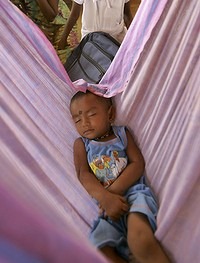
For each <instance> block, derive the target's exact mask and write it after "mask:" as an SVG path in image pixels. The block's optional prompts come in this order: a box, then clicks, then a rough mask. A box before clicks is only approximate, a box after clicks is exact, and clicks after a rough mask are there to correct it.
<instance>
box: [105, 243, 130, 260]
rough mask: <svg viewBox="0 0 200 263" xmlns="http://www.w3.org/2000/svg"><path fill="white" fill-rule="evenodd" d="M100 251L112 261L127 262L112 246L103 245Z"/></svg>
mask: <svg viewBox="0 0 200 263" xmlns="http://www.w3.org/2000/svg"><path fill="white" fill-rule="evenodd" d="M100 251H101V252H102V253H103V254H104V255H105V256H106V257H107V258H108V259H109V260H110V261H111V262H113V263H127V262H128V261H126V260H125V259H123V258H122V257H120V256H119V255H118V254H117V252H116V251H115V249H114V248H113V247H109V246H106V247H103V248H101V249H100Z"/></svg>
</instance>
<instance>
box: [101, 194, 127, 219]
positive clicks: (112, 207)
mask: <svg viewBox="0 0 200 263" xmlns="http://www.w3.org/2000/svg"><path fill="white" fill-rule="evenodd" d="M100 209H101V211H102V210H103V211H104V216H109V217H110V218H111V219H112V220H113V221H116V220H118V219H119V218H120V217H121V216H122V215H124V214H125V213H127V212H128V210H129V205H128V203H127V201H126V199H125V198H124V197H122V196H120V195H116V194H113V193H110V192H108V193H107V194H106V195H105V196H104V197H103V199H102V201H101V205H100Z"/></svg>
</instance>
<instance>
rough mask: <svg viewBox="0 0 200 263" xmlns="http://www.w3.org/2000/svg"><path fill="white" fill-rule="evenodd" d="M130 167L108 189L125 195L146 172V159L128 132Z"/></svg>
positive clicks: (127, 151)
mask: <svg viewBox="0 0 200 263" xmlns="http://www.w3.org/2000/svg"><path fill="white" fill-rule="evenodd" d="M126 134H127V149H126V154H127V156H128V165H127V167H126V168H125V169H124V170H123V172H122V173H121V175H120V176H119V177H118V178H117V179H116V180H115V181H114V182H113V184H112V185H111V186H110V187H109V188H108V190H109V191H111V192H112V193H116V194H119V195H123V194H124V193H125V192H126V190H128V188H129V187H130V186H132V185H133V184H134V183H135V182H136V181H137V180H138V179H139V178H140V177H141V176H142V175H143V172H144V167H145V162H144V158H143V156H142V154H141V152H140V150H139V148H138V147H137V145H136V144H135V142H134V139H133V137H132V135H131V133H130V132H129V131H128V130H126Z"/></svg>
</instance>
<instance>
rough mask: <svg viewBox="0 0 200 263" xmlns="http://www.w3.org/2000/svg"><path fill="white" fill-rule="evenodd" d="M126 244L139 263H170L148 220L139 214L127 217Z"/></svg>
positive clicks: (131, 214)
mask: <svg viewBox="0 0 200 263" xmlns="http://www.w3.org/2000/svg"><path fill="white" fill-rule="evenodd" d="M128 244H129V248H130V250H131V252H132V253H133V255H134V256H135V258H136V260H138V262H140V263H143V262H145V263H170V260H169V258H168V256H167V255H166V254H165V252H164V250H163V248H162V247H161V245H160V243H159V242H158V240H157V239H156V238H155V236H154V234H153V231H152V229H151V227H150V224H149V221H148V219H147V218H146V216H145V215H143V214H141V213H130V214H129V216H128Z"/></svg>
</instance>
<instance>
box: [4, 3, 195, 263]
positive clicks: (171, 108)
mask: <svg viewBox="0 0 200 263" xmlns="http://www.w3.org/2000/svg"><path fill="white" fill-rule="evenodd" d="M199 7H200V3H199V1H196V0H186V1H180V0H176V1H169V0H168V1H167V0H166V1H153V0H149V1H142V2H141V5H140V7H139V10H138V12H137V14H136V17H135V18H134V20H133V23H132V25H131V27H130V29H129V31H128V33H127V35H126V37H125V40H124V42H123V44H122V45H121V47H120V50H119V52H118V54H117V56H116V57H115V59H114V61H113V63H112V65H111V67H110V68H109V70H108V71H107V73H106V75H105V76H104V78H103V79H102V81H101V83H100V84H99V85H91V84H88V83H84V82H83V81H78V82H76V83H75V85H74V84H73V83H71V81H70V80H69V78H68V76H67V74H66V72H65V70H64V67H63V66H62V65H61V63H60V61H59V59H58V57H57V55H56V52H55V51H54V49H53V48H52V46H51V44H50V43H49V42H48V40H47V39H46V38H45V37H44V36H43V34H42V33H41V32H40V31H39V29H38V28H37V27H36V26H35V25H34V24H33V22H32V21H30V20H29V19H27V18H26V17H25V16H24V15H23V14H21V12H19V11H18V10H17V8H15V7H14V6H13V5H12V4H11V3H10V2H9V1H8V0H4V1H1V2H0V10H1V11H0V15H1V16H0V34H1V39H0V74H1V75H0V135H1V137H0V160H1V161H0V168H1V173H0V178H1V182H0V196H1V198H0V200H1V201H0V214H1V220H0V236H1V238H0V259H1V260H2V262H3V260H5V254H3V252H2V251H3V250H2V249H1V248H2V247H4V246H3V245H5V246H7V247H8V248H10V249H11V248H12V246H11V245H13V246H14V247H15V248H17V249H21V250H23V251H25V252H26V253H27V255H26V256H28V257H29V259H30V258H31V259H32V260H33V262H34V260H36V261H37V260H39V261H40V262H48V260H49V258H51V260H52V261H51V262H56V263H57V262H64V260H66V259H67V260H68V262H70V260H71V262H80V258H83V257H84V259H85V257H86V258H87V262H105V260H104V258H103V257H102V256H101V255H99V253H97V251H96V250H94V249H93V248H92V247H91V246H90V244H89V243H88V241H87V235H88V232H89V229H90V227H91V226H92V222H93V219H94V218H95V216H96V215H97V207H96V205H95V204H94V202H93V200H92V199H91V198H90V197H89V196H88V194H87V193H86V192H85V190H84V189H83V187H82V186H81V184H80V183H79V181H78V180H77V178H76V175H75V170H74V166H73V152H72V145H73V141H74V139H75V138H76V137H77V133H76V132H75V129H74V126H73V123H72V121H71V117H70V114H69V110H68V106H69V101H70V97H71V96H72V95H73V94H74V92H76V90H77V89H82V90H84V89H86V88H87V87H88V86H89V87H90V88H91V89H92V90H97V92H100V91H102V90H103V92H102V93H103V94H104V95H105V96H113V95H116V96H115V103H116V106H117V120H116V121H117V123H120V124H125V125H128V127H129V128H130V129H131V130H132V132H133V133H134V134H135V138H136V140H137V142H138V144H139V146H140V148H141V150H142V152H143V155H144V157H145V160H146V176H147V177H148V179H149V182H150V184H151V186H152V188H153V189H154V191H155V193H156V195H157V196H158V201H159V205H160V210H159V214H158V220H157V221H158V229H157V231H156V233H155V234H156V237H157V238H158V239H159V240H160V242H161V243H162V245H163V246H164V247H165V249H166V250H167V251H168V253H169V255H170V256H171V258H172V261H173V262H175V263H176V262H177V263H188V262H199V261H200V251H199V248H198V247H199V242H200V225H199V217H200V209H199V201H200V187H199V186H200V179H199V178H200V132H199V130H200V88H199V87H200V77H199V69H200V61H199V49H200V47H199V45H200V36H199V29H200V19H199ZM23 226H24V227H23ZM38 233H40V235H39V234H38ZM3 242H5V243H3ZM6 242H8V243H6ZM12 249H13V248H12ZM12 251H14V249H13V250H12ZM4 252H5V249H4ZM19 254H20V253H19V251H18V255H19ZM22 256H23V255H21V258H20V259H22ZM7 257H8V255H7ZM24 257H25V256H24ZM6 259H7V262H20V263H21V262H23V261H22V260H18V261H14V259H10V261H8V258H6ZM72 260H73V261H72ZM49 261H50V260H49ZM24 262H25V261H24ZM28 262H29V261H28Z"/></svg>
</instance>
